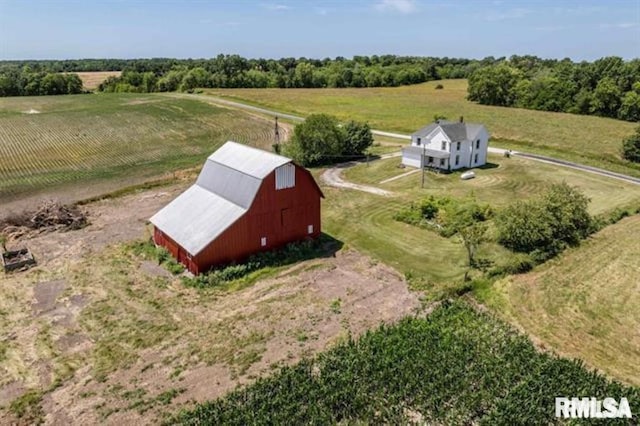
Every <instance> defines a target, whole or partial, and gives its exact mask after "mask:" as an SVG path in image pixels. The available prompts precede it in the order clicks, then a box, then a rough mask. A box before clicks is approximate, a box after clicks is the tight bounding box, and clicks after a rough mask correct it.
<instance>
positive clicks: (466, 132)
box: [412, 120, 484, 142]
mask: <svg viewBox="0 0 640 426" xmlns="http://www.w3.org/2000/svg"><path fill="white" fill-rule="evenodd" d="M438 128H440V129H441V130H442V131H443V132H444V133H445V134H446V135H447V137H448V138H449V139H450V140H451V142H459V141H464V140H474V139H475V138H476V137H477V136H478V134H479V133H480V131H481V130H482V129H484V126H483V125H482V124H476V123H460V122H455V121H443V120H440V121H438V122H435V123H431V124H429V125H427V126H424V127H423V128H421V129H420V130H418V131H417V132H415V133H413V135H412V136H417V137H427V136H430V135H431V134H432V133H433V131H434V130H436V129H438Z"/></svg>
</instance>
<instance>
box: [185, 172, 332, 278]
mask: <svg viewBox="0 0 640 426" xmlns="http://www.w3.org/2000/svg"><path fill="white" fill-rule="evenodd" d="M295 183H296V184H295V187H293V188H287V189H281V190H276V189H275V172H272V173H271V174H269V175H268V176H267V177H266V178H265V179H264V180H263V181H262V185H261V186H260V189H259V191H258V193H257V194H256V198H255V199H254V201H253V204H252V205H251V208H250V209H249V211H247V213H245V214H244V216H242V217H241V218H240V219H239V220H238V221H237V222H236V223H234V224H233V225H231V226H230V227H229V228H228V229H227V230H226V231H224V232H223V233H222V234H221V235H220V236H219V237H218V238H217V239H216V240H215V241H213V242H212V243H211V244H210V245H209V246H207V247H206V248H205V249H204V250H203V251H202V252H200V253H199V254H198V255H197V256H196V257H195V259H194V260H195V263H197V264H198V266H199V269H200V271H205V270H207V269H209V268H210V267H211V266H213V265H216V264H221V263H228V262H233V261H241V260H244V259H246V258H247V257H248V256H250V255H251V254H253V253H255V252H258V251H264V250H272V249H274V248H278V247H281V246H283V245H285V244H287V243H289V242H292V241H297V240H303V239H305V238H307V237H312V238H315V237H318V236H319V235H320V232H321V225H320V192H319V189H318V187H317V185H316V183H315V182H314V180H313V177H312V176H311V174H310V173H309V172H308V171H306V170H305V169H303V168H301V167H300V166H295ZM309 225H312V226H313V232H312V233H311V234H309V233H308V226H309ZM263 237H266V239H267V241H266V245H265V246H262V245H261V238H263Z"/></svg>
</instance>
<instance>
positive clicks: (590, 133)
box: [205, 80, 640, 176]
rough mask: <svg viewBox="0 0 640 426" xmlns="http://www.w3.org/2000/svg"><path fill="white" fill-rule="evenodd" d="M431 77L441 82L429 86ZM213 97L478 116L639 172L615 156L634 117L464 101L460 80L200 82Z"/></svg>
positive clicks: (376, 120) (395, 125)
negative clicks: (339, 84)
mask: <svg viewBox="0 0 640 426" xmlns="http://www.w3.org/2000/svg"><path fill="white" fill-rule="evenodd" d="M437 84H442V85H443V86H444V89H442V90H435V86H436V85H437ZM205 92H206V93H207V94H210V95H215V96H221V97H226V98H231V99H235V100H239V101H242V102H248V103H251V104H255V105H259V106H263V107H266V108H271V109H274V110H276V111H282V112H289V113H293V114H297V115H301V116H307V115H309V114H312V113H327V114H333V115H336V116H337V117H339V118H340V119H342V120H350V119H357V120H363V121H368V122H369V123H370V124H371V126H372V127H373V128H376V129H380V130H387V131H395V132H400V133H407V134H409V133H413V132H414V131H416V130H417V129H419V128H420V127H422V126H424V125H425V124H427V123H429V122H430V121H432V120H433V117H434V115H436V114H438V115H444V116H446V117H448V118H449V119H450V120H457V119H458V118H459V117H460V116H463V117H464V119H465V120H466V121H469V122H477V123H483V124H485V125H486V126H487V128H488V129H489V132H490V133H491V136H492V138H493V144H494V145H495V146H499V147H505V148H511V149H516V150H518V149H520V150H522V151H530V152H538V153H542V154H546V155H550V156H553V157H558V158H564V159H567V160H572V161H576V162H578V163H584V164H589V165H593V166H598V167H603V168H607V169H611V170H614V171H619V172H621V173H627V174H632V175H636V176H640V166H637V165H633V164H631V163H629V162H625V161H623V160H621V159H620V147H621V141H622V139H623V138H625V137H627V136H628V135H630V134H631V133H632V132H633V129H634V124H633V123H629V122H625V121H619V120H614V119H609V118H601V117H593V116H583V115H574V114H565V113H553V112H544V111H533V110H526V109H519V108H503V107H495V106H486V105H478V104H476V103H473V102H470V101H467V100H466V96H467V81H466V80H443V81H439V82H428V83H423V84H419V85H413V86H403V87H394V88H363V89H207V90H206V91H205Z"/></svg>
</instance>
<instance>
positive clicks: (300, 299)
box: [0, 183, 421, 425]
mask: <svg viewBox="0 0 640 426" xmlns="http://www.w3.org/2000/svg"><path fill="white" fill-rule="evenodd" d="M187 185H188V183H183V184H180V185H176V186H170V187H163V188H160V189H154V190H150V191H146V192H141V193H138V194H132V195H128V196H125V197H122V198H119V199H112V200H104V201H98V202H95V203H92V204H89V205H86V206H85V207H84V208H85V210H86V211H87V213H88V217H89V221H90V224H89V225H88V226H87V227H85V228H83V229H80V230H75V231H69V232H60V233H59V232H55V233H49V234H40V235H36V236H33V237H29V238H28V239H24V240H20V241H19V242H18V243H19V244H22V245H26V246H28V247H29V248H30V249H31V251H32V252H33V253H34V256H35V257H36V259H37V260H38V266H37V267H35V268H33V269H31V270H29V271H27V272H24V273H15V274H10V275H7V276H6V277H0V327H2V328H4V327H6V328H7V330H8V331H9V333H7V334H8V336H9V337H8V340H7V342H8V345H9V346H8V347H9V349H8V351H7V356H6V359H5V360H4V361H3V360H2V359H1V358H0V424H12V423H20V422H22V423H24V420H20V419H18V418H16V417H15V415H14V414H13V413H11V412H10V411H9V410H8V405H9V404H10V403H11V401H13V400H15V399H16V398H18V397H20V396H21V395H22V394H23V393H24V392H26V391H27V390H30V389H37V390H41V391H42V392H43V398H42V400H41V402H40V406H41V408H42V411H43V413H44V414H43V415H42V419H41V420H43V421H44V423H45V424H48V425H68V424H82V425H87V424H114V425H115V424H134V423H137V424H157V423H158V422H159V421H161V420H162V419H163V418H166V416H167V415H171V413H175V412H176V411H177V410H179V409H180V408H188V407H192V406H193V404H194V403H195V402H202V401H206V400H211V399H213V398H216V397H218V396H221V395H224V394H225V393H226V392H228V391H229V390H231V389H233V388H235V387H236V386H238V385H243V384H247V383H250V382H252V381H254V380H255V379H256V378H257V377H260V376H263V375H267V374H270V373H271V372H273V371H274V368H277V367H278V366H281V365H285V364H292V363H295V362H296V361H297V360H299V359H301V358H302V357H305V356H312V355H313V354H316V353H318V352H320V351H323V350H325V349H326V348H328V347H330V346H332V345H334V344H335V343H336V342H339V341H342V340H344V339H346V338H348V337H349V336H357V335H359V334H361V333H363V332H364V331H366V330H368V329H371V328H375V327H377V326H379V324H381V323H391V322H394V321H397V320H398V319H400V318H402V317H404V316H406V315H409V314H412V313H414V312H417V311H419V310H420V309H421V302H420V301H419V298H418V296H419V295H418V294H415V293H411V292H410V291H409V290H408V288H407V285H406V283H405V282H404V280H403V278H402V277H401V276H400V275H399V274H398V273H397V272H396V271H395V270H393V269H392V268H390V267H388V266H386V265H383V264H381V263H378V262H376V261H374V260H372V259H370V258H368V257H366V256H364V255H362V254H360V253H358V252H357V251H354V250H351V249H342V250H341V251H339V252H337V253H336V254H335V255H334V256H333V257H327V258H318V259H313V260H309V261H306V262H301V263H298V264H295V265H291V266H290V267H288V268H285V269H283V270H280V271H279V272H278V273H277V275H275V276H271V277H270V278H267V279H263V280H260V281H258V282H256V283H254V284H252V285H250V286H248V287H246V288H244V289H240V290H236V291H227V292H222V293H211V294H207V293H202V292H201V291H198V290H196V289H190V288H185V287H184V285H183V284H182V283H181V281H180V280H179V279H178V278H176V277H173V276H172V275H171V274H170V273H169V272H168V271H167V270H165V269H164V268H163V267H161V266H159V265H157V264H156V262H153V261H150V260H144V259H140V260H139V261H137V263H135V264H134V265H133V266H132V267H131V268H130V270H127V273H128V274H130V276H131V280H132V281H131V289H129V288H125V289H124V291H143V292H145V294H147V293H148V300H147V299H145V300H146V301H145V304H144V306H138V305H136V301H135V300H133V299H132V300H127V298H126V297H125V298H124V299H123V300H124V302H118V300H116V298H115V297H116V296H117V295H118V294H119V293H118V291H120V289H118V288H116V282H115V281H114V283H113V286H114V288H110V284H109V281H108V278H107V281H106V282H105V281H104V280H103V281H100V279H101V278H100V277H105V276H106V277H109V276H110V274H115V273H116V272H117V269H118V268H119V267H120V266H119V264H118V263H117V262H114V264H113V265H110V264H109V261H106V262H105V261H104V257H105V256H108V253H111V252H114V253H116V252H117V253H122V250H120V251H117V250H118V247H119V244H121V243H125V242H129V241H133V240H140V239H148V238H149V237H150V235H151V234H150V228H149V226H148V223H147V220H148V218H149V217H151V216H152V215H153V214H154V213H155V212H156V211H158V210H159V209H160V208H162V207H163V206H164V205H166V204H167V203H168V202H169V201H171V200H172V199H173V198H175V197H176V196H177V195H178V194H179V193H180V192H182V191H183V190H184V189H185V187H186V186H187ZM105 253H107V254H105ZM96 262H101V263H100V264H98V263H96ZM92 271H95V278H96V281H95V282H96V283H101V284H96V285H95V286H89V287H82V286H78V285H77V284H76V281H77V279H78V275H81V274H83V273H84V274H89V281H88V282H89V283H91V279H90V278H91V274H92V273H94V272H92ZM136 283H138V284H136ZM139 283H147V284H144V285H145V286H147V287H144V286H143V287H142V288H139V289H138V288H136V287H135V286H136V285H138V286H141V285H143V284H139ZM148 283H156V284H154V285H160V287H157V286H152V285H150V284H148ZM112 299H113V302H112V304H111V305H109V303H110V301H111V300H112ZM121 303H126V304H127V305H131V306H128V308H130V311H127V312H133V313H134V314H133V315H132V316H130V317H118V318H117V319H115V320H116V321H135V320H145V318H146V319H147V320H148V321H152V320H154V318H155V317H152V315H158V317H159V318H165V317H166V318H170V319H171V320H172V321H173V324H176V327H177V330H172V331H168V332H167V334H166V336H165V339H162V341H160V342H159V343H157V344H154V345H152V346H150V347H144V348H140V349H136V350H135V351H136V353H135V354H134V355H135V357H134V361H133V363H132V364H131V365H129V366H127V367H126V368H119V369H116V370H114V371H110V372H109V373H108V374H107V375H106V376H105V377H103V378H102V379H100V380H98V379H97V378H96V376H95V362H97V361H96V357H98V355H99V354H98V353H96V350H97V349H96V348H97V347H98V345H99V343H100V341H101V339H102V334H101V333H97V334H96V332H95V330H93V329H90V328H87V326H86V321H91V320H92V318H93V317H91V316H89V317H88V319H87V317H86V316H83V313H84V312H87V310H92V312H93V310H96V309H98V308H100V307H102V306H111V308H110V309H115V308H117V307H118V306H119V304H121ZM148 304H152V305H153V306H157V309H160V312H157V311H156V310H155V309H156V308H153V309H150V308H149V307H148ZM83 318H84V319H83ZM117 326H118V324H117V323H116V324H113V323H104V327H105V333H107V329H108V328H114V327H116V328H117ZM118 330H119V329H118ZM127 332H128V330H126V329H123V331H122V333H127ZM105 335H106V334H105ZM126 337H127V336H126V335H123V338H126ZM2 342H3V341H2V338H1V337H0V343H2ZM238 342H246V343H238ZM229 348H232V349H229ZM245 357H246V358H245ZM54 383H56V384H55V386H54ZM166 392H175V395H173V397H172V398H170V403H169V404H166V405H165V404H164V403H161V402H158V401H160V399H159V398H160V397H161V396H162V395H163V394H166ZM135 395H137V396H135ZM2 407H4V408H2Z"/></svg>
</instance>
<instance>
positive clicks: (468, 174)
mask: <svg viewBox="0 0 640 426" xmlns="http://www.w3.org/2000/svg"><path fill="white" fill-rule="evenodd" d="M474 177H476V174H475V172H474V171H473V170H469V171H468V172H464V173H463V174H461V175H460V179H462V180H467V179H473V178H474Z"/></svg>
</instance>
